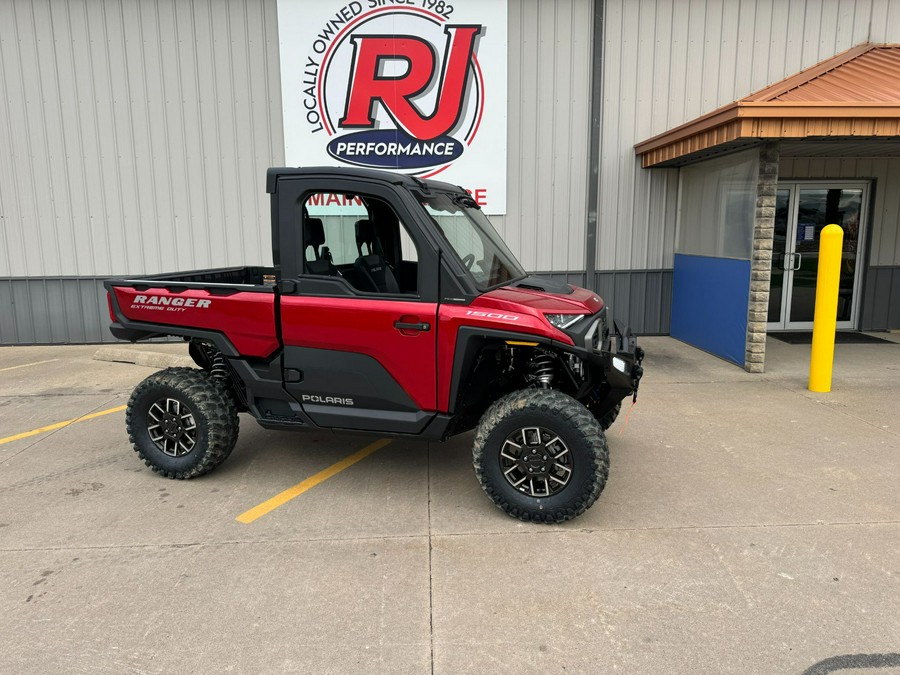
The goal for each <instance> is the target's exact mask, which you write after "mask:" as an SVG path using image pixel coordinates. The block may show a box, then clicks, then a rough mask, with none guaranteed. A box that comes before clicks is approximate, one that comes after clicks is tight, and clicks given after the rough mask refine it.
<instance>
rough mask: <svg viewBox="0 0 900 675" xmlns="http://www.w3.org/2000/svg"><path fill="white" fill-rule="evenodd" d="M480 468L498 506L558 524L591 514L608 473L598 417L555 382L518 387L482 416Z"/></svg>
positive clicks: (478, 442) (478, 451)
mask: <svg viewBox="0 0 900 675" xmlns="http://www.w3.org/2000/svg"><path fill="white" fill-rule="evenodd" d="M473 464H474V466H475V474H476V476H477V477H478V480H479V482H480V483H481V487H482V489H483V490H484V491H485V493H486V494H487V495H488V497H490V498H491V500H492V501H493V502H494V504H496V505H497V507H498V508H500V509H502V510H503V511H505V512H506V513H507V514H509V515H510V516H513V517H515V518H519V519H520V520H526V521H536V522H545V523H558V522H562V521H564V520H569V519H571V518H574V517H576V516H578V515H580V514H582V513H584V512H585V511H586V510H587V509H588V508H590V507H591V505H592V504H593V503H594V502H595V501H596V500H597V497H599V496H600V493H601V492H602V491H603V487H604V486H605V484H606V478H607V475H608V473H609V449H608V448H607V445H606V437H605V436H604V434H603V430H602V429H600V426H599V424H598V423H597V420H595V419H594V417H593V416H592V415H591V413H590V412H589V411H588V410H587V409H586V408H585V407H584V406H583V405H582V404H581V403H579V402H578V401H576V400H575V399H573V398H571V397H569V396H567V395H565V394H563V393H561V392H558V391H553V390H549V389H525V390H522V391H517V392H513V393H512V394H509V395H508V396H505V397H503V398H501V399H500V400H499V401H497V402H496V403H494V405H492V406H491V407H490V408H489V409H488V411H487V412H486V413H485V414H484V416H483V417H482V418H481V422H479V424H478V429H477V431H476V432H475V445H474V448H473Z"/></svg>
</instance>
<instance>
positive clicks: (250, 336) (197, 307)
mask: <svg viewBox="0 0 900 675" xmlns="http://www.w3.org/2000/svg"><path fill="white" fill-rule="evenodd" d="M114 291H115V294H116V300H117V302H118V304H119V308H120V309H121V311H122V314H124V315H125V317H126V318H128V319H131V320H132V321H141V322H144V323H152V324H160V332H165V329H164V326H166V325H168V326H185V327H188V328H201V329H206V330H213V331H218V332H221V333H223V334H224V335H225V336H226V337H227V338H228V339H229V340H230V341H231V343H232V344H233V345H234V347H235V349H237V350H238V352H239V353H240V354H241V355H242V356H258V357H266V356H269V355H270V354H272V353H273V352H274V351H275V350H276V349H278V346H279V343H278V336H277V335H276V334H275V295H274V294H273V293H250V292H238V293H232V294H231V295H214V294H212V293H210V292H209V291H205V290H200V289H188V290H185V291H182V292H180V293H173V292H171V291H168V290H165V289H163V288H150V289H148V290H145V291H138V290H136V289H134V288H131V287H128V286H116V287H115V289H114ZM166 303H168V304H166ZM207 303H208V304H207Z"/></svg>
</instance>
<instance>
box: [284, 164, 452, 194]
mask: <svg viewBox="0 0 900 675" xmlns="http://www.w3.org/2000/svg"><path fill="white" fill-rule="evenodd" d="M279 176H344V177H348V176H349V177H353V178H365V179H367V180H375V181H383V182H385V183H391V184H392V185H403V186H404V187H406V188H411V189H415V188H418V189H421V188H422V187H425V188H426V189H430V190H450V191H452V192H458V191H459V190H462V188H461V187H460V186H458V185H452V184H451V183H444V182H442V181H438V180H422V179H421V178H416V177H415V176H406V175H404V174H402V173H392V172H390V171H378V170H376V169H358V168H355V167H340V166H301V167H272V168H270V169H269V170H268V171H267V172H266V192H269V193H273V192H275V184H276V182H277V181H278V177H279Z"/></svg>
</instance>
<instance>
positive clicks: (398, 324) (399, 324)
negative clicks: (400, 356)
mask: <svg viewBox="0 0 900 675" xmlns="http://www.w3.org/2000/svg"><path fill="white" fill-rule="evenodd" d="M394 328H396V329H398V330H419V331H429V330H431V324H430V323H426V322H424V321H423V322H421V323H406V322H404V321H395V322H394Z"/></svg>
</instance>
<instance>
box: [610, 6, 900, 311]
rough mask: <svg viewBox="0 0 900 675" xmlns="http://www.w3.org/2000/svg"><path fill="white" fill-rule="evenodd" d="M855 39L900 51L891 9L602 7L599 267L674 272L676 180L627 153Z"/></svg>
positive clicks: (896, 14) (899, 21) (897, 18)
mask: <svg viewBox="0 0 900 675" xmlns="http://www.w3.org/2000/svg"><path fill="white" fill-rule="evenodd" d="M865 41H871V42H900V2H896V1H895V0H893V1H892V0H791V1H790V2H785V1H783V0H757V1H755V2H754V1H752V0H741V1H740V2H739V1H737V0H724V1H723V0H608V1H607V5H606V16H605V30H604V54H603V119H602V140H601V147H600V152H601V161H600V198H599V203H600V209H601V213H606V214H608V216H607V218H605V219H604V218H602V217H601V219H600V223H599V226H598V235H597V256H598V258H597V269H598V270H640V269H656V268H670V267H671V266H672V243H673V241H674V229H675V201H676V199H675V195H676V190H677V176H678V172H677V170H674V169H658V170H657V169H654V170H649V171H648V170H642V169H640V168H639V162H638V161H637V159H636V158H635V155H634V144H635V143H637V142H639V141H643V140H646V139H648V138H651V137H653V136H655V135H656V134H659V133H662V132H664V131H666V130H668V129H671V128H673V127H676V126H678V125H679V124H683V123H684V122H688V121H690V120H692V119H694V118H696V117H699V116H700V115H702V114H704V113H707V112H710V111H712V110H714V109H716V108H717V107H719V106H722V105H725V104H726V103H730V102H731V101H734V100H736V99H738V98H741V97H743V96H746V95H747V94H749V93H751V92H753V91H755V90H757V89H761V88H763V87H765V86H767V85H769V84H772V83H774V82H777V81H778V80H781V79H783V78H785V77H787V76H789V75H793V74H794V73H797V72H799V71H800V70H803V69H804V68H808V67H809V66H812V65H814V64H816V63H818V62H819V61H822V60H824V59H826V58H828V57H830V56H833V55H835V54H837V53H839V52H842V51H844V50H846V49H849V48H850V47H852V46H854V45H856V44H859V43H860V42H865ZM663 204H665V207H662V205H663ZM644 301H645V299H644V298H633V299H630V300H629V302H628V305H629V306H630V307H635V308H639V307H641V304H642V303H643V302H644Z"/></svg>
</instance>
